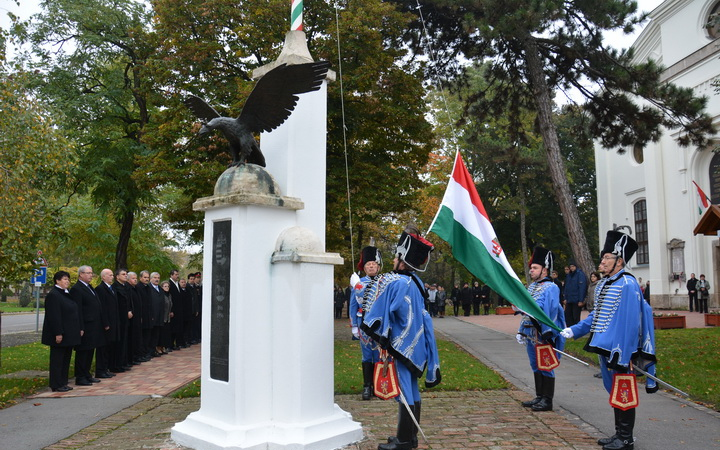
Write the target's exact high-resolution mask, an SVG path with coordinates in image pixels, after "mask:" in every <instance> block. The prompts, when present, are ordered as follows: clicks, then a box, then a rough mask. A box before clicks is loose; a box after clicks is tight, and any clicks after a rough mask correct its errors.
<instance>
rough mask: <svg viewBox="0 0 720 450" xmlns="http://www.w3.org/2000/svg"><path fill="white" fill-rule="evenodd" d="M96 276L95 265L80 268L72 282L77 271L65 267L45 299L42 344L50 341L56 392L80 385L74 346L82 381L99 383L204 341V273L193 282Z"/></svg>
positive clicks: (106, 272)
mask: <svg viewBox="0 0 720 450" xmlns="http://www.w3.org/2000/svg"><path fill="white" fill-rule="evenodd" d="M93 276H94V273H93V269H92V267H90V266H87V265H84V266H80V268H79V269H78V280H77V282H76V283H75V284H74V285H73V286H72V287H70V274H69V273H68V272H65V271H58V272H57V273H55V275H54V277H53V281H54V283H55V286H54V287H53V289H52V290H51V291H50V292H49V293H48V295H47V296H46V298H45V319H44V322H43V331H42V342H43V344H46V345H49V346H50V379H49V382H50V388H51V389H52V390H53V392H67V391H69V390H71V389H73V388H72V387H71V386H69V385H68V377H69V369H70V361H71V358H72V351H73V349H74V350H75V386H91V385H92V384H94V383H100V382H101V379H110V378H112V377H114V376H115V374H117V373H122V372H126V371H128V370H131V369H132V367H133V366H136V365H139V364H142V363H144V362H148V361H150V360H151V359H152V358H158V357H160V356H162V355H166V354H168V353H170V352H172V351H177V350H180V349H183V348H187V347H189V346H191V345H194V344H199V343H200V339H201V324H202V317H201V315H202V314H201V313H202V274H201V273H200V272H196V273H190V274H188V276H187V279H185V278H181V277H180V276H179V272H178V271H177V270H172V271H171V272H170V278H169V279H168V280H166V281H162V282H161V281H160V274H159V273H158V272H152V273H150V272H149V271H147V270H143V271H141V272H140V273H139V274H137V273H135V272H129V271H127V270H126V269H118V270H116V271H115V272H113V271H112V270H110V269H103V270H102V271H101V272H100V282H99V283H97V285H96V286H94V287H93V286H92V285H91V282H92V279H93ZM93 359H94V360H95V371H94V373H93V371H92V363H93Z"/></svg>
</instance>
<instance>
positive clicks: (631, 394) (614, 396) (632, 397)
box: [610, 373, 640, 411]
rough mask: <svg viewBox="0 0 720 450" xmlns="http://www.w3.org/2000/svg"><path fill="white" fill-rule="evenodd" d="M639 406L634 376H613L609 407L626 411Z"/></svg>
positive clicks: (627, 374)
mask: <svg viewBox="0 0 720 450" xmlns="http://www.w3.org/2000/svg"><path fill="white" fill-rule="evenodd" d="M639 404H640V400H639V399H638V391H637V380H636V379H635V374H634V373H616V374H615V375H613V383H612V391H610V406H612V407H613V408H617V409H621V410H623V411H627V410H628V409H632V408H637V406H638V405H639Z"/></svg>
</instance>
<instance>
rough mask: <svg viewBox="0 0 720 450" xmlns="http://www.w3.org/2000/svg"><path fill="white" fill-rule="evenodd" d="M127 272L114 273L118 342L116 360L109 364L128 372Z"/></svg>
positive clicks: (113, 285)
mask: <svg viewBox="0 0 720 450" xmlns="http://www.w3.org/2000/svg"><path fill="white" fill-rule="evenodd" d="M127 279H128V272H127V270H125V269H117V270H116V271H115V282H114V283H113V284H112V288H113V291H115V295H116V296H117V307H118V342H117V347H116V349H115V353H116V355H115V356H116V359H117V361H114V362H112V361H111V363H110V367H111V368H113V367H115V368H121V369H124V370H130V369H131V368H132V367H131V364H130V363H131V362H132V360H130V359H129V358H128V327H129V324H130V318H131V317H132V311H131V306H130V302H131V300H130V286H129V285H128V283H127Z"/></svg>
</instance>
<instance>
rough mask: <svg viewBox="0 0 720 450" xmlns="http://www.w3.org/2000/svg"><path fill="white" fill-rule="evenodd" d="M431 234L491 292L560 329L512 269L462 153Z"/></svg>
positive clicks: (434, 220)
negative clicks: (448, 246) (442, 241)
mask: <svg viewBox="0 0 720 450" xmlns="http://www.w3.org/2000/svg"><path fill="white" fill-rule="evenodd" d="M430 231H431V232H433V233H435V234H437V235H438V236H440V238H441V239H442V240H444V241H446V242H447V243H448V244H450V247H452V251H453V255H454V256H455V259H457V260H458V261H460V262H461V263H462V264H463V265H464V266H465V267H466V268H467V269H468V270H469V271H470V273H472V274H473V275H474V276H476V277H477V278H479V279H480V280H482V282H483V283H485V284H487V285H488V286H490V288H491V289H492V290H494V291H495V292H497V293H498V294H499V295H501V296H502V297H503V298H505V299H507V300H508V301H509V302H510V303H512V304H513V305H515V306H516V307H517V308H518V309H520V310H521V311H522V312H524V313H526V314H528V315H529V316H531V317H534V318H535V319H536V320H538V321H540V322H542V323H544V324H546V325H548V326H550V327H552V328H554V329H556V330H560V328H558V327H557V325H555V323H553V321H552V320H550V318H549V317H548V316H547V315H546V314H545V313H544V312H543V310H542V309H540V307H539V306H538V305H537V303H535V300H534V299H533V298H532V297H531V296H530V294H529V293H528V291H527V289H526V288H525V286H524V285H523V283H522V282H521V281H520V279H519V278H518V276H517V275H516V274H515V271H514V270H513V269H512V267H511V266H510V263H509V262H508V260H507V257H506V256H505V252H504V251H503V249H502V247H501V246H500V242H499V241H498V238H497V235H496V234H495V230H494V229H493V227H492V224H491V223H490V218H489V217H488V215H487V212H486V211H485V207H484V206H483V203H482V201H481V200H480V196H479V195H478V192H477V189H475V182H474V181H473V179H472V177H471V176H470V172H468V170H467V168H466V167H465V163H464V162H463V160H462V156H460V152H458V153H457V156H456V157H455V165H454V166H453V171H452V176H451V177H450V181H449V182H448V187H447V189H446V190H445V196H444V197H443V200H442V203H441V204H440V209H439V210H438V212H437V214H436V215H435V219H433V223H432V225H430Z"/></svg>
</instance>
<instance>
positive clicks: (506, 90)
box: [394, 0, 713, 271]
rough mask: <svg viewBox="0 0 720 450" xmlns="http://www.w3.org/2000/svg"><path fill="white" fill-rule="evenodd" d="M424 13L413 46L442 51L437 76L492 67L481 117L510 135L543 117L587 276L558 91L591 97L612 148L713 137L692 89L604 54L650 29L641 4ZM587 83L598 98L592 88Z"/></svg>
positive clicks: (657, 70) (546, 4)
mask: <svg viewBox="0 0 720 450" xmlns="http://www.w3.org/2000/svg"><path fill="white" fill-rule="evenodd" d="M394 3H396V4H398V5H399V6H400V7H401V8H403V9H404V10H407V11H414V10H415V9H416V6H417V3H416V2H415V1H414V0H396V1H395V2H394ZM423 5H424V6H423V8H422V17H423V19H424V21H420V20H417V21H416V22H415V26H414V28H415V30H414V31H413V32H412V33H408V35H407V37H408V41H409V42H410V44H411V45H412V46H413V47H414V48H415V49H416V51H422V50H423V48H424V47H423V46H422V45H421V40H420V37H419V36H420V32H421V31H422V30H424V29H427V30H429V32H430V34H431V36H430V40H431V42H432V45H433V48H434V49H436V50H437V53H436V54H435V55H434V59H433V61H434V62H435V67H434V69H435V70H437V71H439V72H441V73H444V74H446V75H455V74H457V73H460V72H462V71H463V68H462V67H461V64H462V60H463V59H464V58H467V59H471V60H478V61H482V60H485V59H487V60H489V61H490V63H491V66H490V69H489V70H488V71H487V76H486V78H487V81H488V86H487V91H479V92H476V93H475V96H474V98H473V99H472V100H473V101H474V102H475V103H477V104H480V105H483V107H482V108H478V111H479V112H481V113H482V114H485V115H487V116H492V115H501V114H504V115H506V116H507V117H508V118H509V119H510V122H509V123H510V124H511V125H512V124H513V123H515V121H516V120H517V118H518V117H519V116H520V114H521V111H523V110H526V109H527V110H531V111H535V113H536V114H537V127H538V130H539V133H540V135H541V136H542V140H543V145H544V148H545V152H546V159H547V163H548V164H547V168H548V172H549V174H550V176H551V178H552V182H553V189H554V193H555V198H556V200H557V202H558V204H559V205H560V209H561V211H562V217H563V220H564V224H565V227H566V228H567V233H568V236H569V240H570V243H571V245H572V249H573V253H574V255H575V257H576V259H577V260H578V262H579V265H580V266H581V267H582V268H583V270H586V271H589V270H590V269H591V268H592V267H593V264H592V259H591V257H590V251H589V247H588V243H587V241H586V238H585V235H584V233H583V229H582V225H581V221H580V217H579V214H578V210H577V206H576V203H575V199H574V198H573V195H572V192H571V190H570V186H569V184H568V180H567V168H566V166H565V164H564V162H563V158H562V153H561V151H560V145H559V141H558V133H557V126H556V123H555V121H554V118H553V103H552V97H553V92H554V91H555V89H569V88H575V89H577V90H578V91H579V92H580V93H581V94H582V95H584V96H585V98H586V104H585V110H586V111H587V113H588V114H589V117H590V118H591V120H590V123H589V130H590V131H591V133H592V135H593V136H594V137H596V138H597V139H599V141H600V142H601V143H602V144H603V145H604V146H606V147H608V148H617V147H626V146H632V145H636V144H637V145H644V144H645V143H647V142H648V141H656V140H657V139H659V137H660V135H661V127H666V128H670V129H678V130H679V133H678V136H679V137H678V142H679V143H680V144H681V145H689V144H694V145H698V146H702V145H705V144H706V143H707V135H708V134H709V133H711V132H712V131H713V130H712V125H711V120H710V118H709V117H708V116H707V115H706V114H704V113H703V109H704V106H705V99H701V98H696V97H695V96H694V95H693V92H692V90H691V89H684V88H678V87H676V86H674V85H672V84H666V83H662V82H661V81H660V74H661V73H662V71H663V68H662V67H661V66H659V65H658V64H657V63H655V62H654V61H648V62H645V63H640V64H634V63H632V58H633V52H632V51H617V50H614V49H612V48H608V47H606V46H605V45H604V44H603V42H602V35H603V32H604V31H606V30H612V29H622V30H624V31H626V32H629V31H631V30H632V29H633V28H634V27H635V26H636V25H637V24H639V23H640V22H641V21H643V20H644V18H645V17H644V16H643V15H637V14H636V8H637V4H636V3H635V2H632V1H628V0H607V1H602V2H564V1H560V0H547V1H542V2H535V1H527V0H510V1H508V0H480V1H474V0H473V1H471V0H427V1H425V2H423ZM460 57H464V58H460ZM588 83H592V84H595V85H597V86H598V87H599V89H598V90H593V89H589V88H587V85H588ZM487 92H492V96H490V97H488V96H487V95H486V94H487ZM634 98H637V99H639V100H641V101H638V102H636V101H634ZM510 131H512V130H510Z"/></svg>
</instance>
